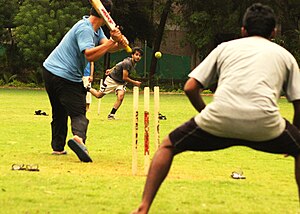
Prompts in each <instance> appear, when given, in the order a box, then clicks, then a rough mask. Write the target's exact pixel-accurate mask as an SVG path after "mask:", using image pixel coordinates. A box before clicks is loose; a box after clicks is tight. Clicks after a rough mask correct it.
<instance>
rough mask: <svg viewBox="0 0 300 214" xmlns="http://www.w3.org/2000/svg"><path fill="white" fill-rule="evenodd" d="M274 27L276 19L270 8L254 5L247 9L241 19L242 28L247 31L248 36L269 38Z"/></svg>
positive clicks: (259, 4) (258, 4)
mask: <svg viewBox="0 0 300 214" xmlns="http://www.w3.org/2000/svg"><path fill="white" fill-rule="evenodd" d="M275 26H276V17H275V13H274V11H273V9H272V8H271V7H269V6H267V5H263V4H261V3H255V4H252V5H251V6H250V7H248V8H247V10H246V12H245V14H244V17H243V27H244V28H245V29H246V30H247V33H248V36H262V37H265V38H270V36H271V33H272V31H273V30H274V29H275Z"/></svg>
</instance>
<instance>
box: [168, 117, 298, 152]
mask: <svg viewBox="0 0 300 214" xmlns="http://www.w3.org/2000/svg"><path fill="white" fill-rule="evenodd" d="M169 138H170V140H171V142H172V144H173V145H174V146H175V148H176V149H177V150H179V152H183V151H214V150H219V149H225V148H228V147H231V146H247V147H250V148H252V149H255V150H259V151H263V152H268V153H274V154H288V155H291V156H293V157H296V156H298V155H299V153H300V131H299V130H298V129H297V127H295V126H293V125H291V124H290V123H289V122H288V121H287V120H286V127H285V130H284V131H283V133H282V134H281V135H280V136H279V137H277V138H275V139H272V140H268V141H262V142H254V141H247V140H240V139H233V138H223V137H217V136H214V135H212V134H209V133H208V132H206V131H204V130H202V129H201V128H200V127H199V126H198V125H197V124H196V123H195V120H194V118H192V119H191V120H189V121H188V122H186V123H184V124H183V125H181V126H179V127H178V128H176V129H175V130H174V131H172V132H171V133H170V134H169Z"/></svg>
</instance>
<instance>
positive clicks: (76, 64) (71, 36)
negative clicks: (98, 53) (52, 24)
mask: <svg viewBox="0 0 300 214" xmlns="http://www.w3.org/2000/svg"><path fill="white" fill-rule="evenodd" d="M103 38H106V36H105V35H104V32H103V30H102V29H101V28H99V29H98V31H97V32H94V29H93V26H92V24H91V22H90V21H89V20H88V16H84V17H83V19H82V20H80V21H78V22H77V23H76V24H75V25H74V26H73V27H72V28H71V29H70V30H69V31H68V33H67V34H66V35H65V36H64V38H63V39H62V40H61V42H60V43H59V45H58V46H57V47H56V48H55V49H54V50H53V51H52V53H51V54H50V55H49V56H48V58H47V59H46V60H45V62H44V63H43V66H44V67H45V68H46V69H47V70H48V71H50V72H51V73H53V74H54V75H56V76H59V77H62V78H64V79H67V80H70V81H72V82H82V76H83V71H84V69H85V67H86V65H87V62H88V61H87V60H86V58H85V56H84V53H83V51H84V50H85V49H89V48H93V47H95V46H96V45H98V44H99V41H100V40H101V39H103Z"/></svg>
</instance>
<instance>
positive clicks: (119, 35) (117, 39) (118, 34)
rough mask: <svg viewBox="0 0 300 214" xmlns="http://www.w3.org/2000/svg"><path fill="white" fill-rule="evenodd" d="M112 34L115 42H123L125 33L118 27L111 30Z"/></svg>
mask: <svg viewBox="0 0 300 214" xmlns="http://www.w3.org/2000/svg"><path fill="white" fill-rule="evenodd" d="M110 36H111V38H112V39H113V40H114V41H115V42H121V40H122V38H123V35H122V33H121V31H120V29H119V28H118V27H116V28H115V29H113V30H111V31H110Z"/></svg>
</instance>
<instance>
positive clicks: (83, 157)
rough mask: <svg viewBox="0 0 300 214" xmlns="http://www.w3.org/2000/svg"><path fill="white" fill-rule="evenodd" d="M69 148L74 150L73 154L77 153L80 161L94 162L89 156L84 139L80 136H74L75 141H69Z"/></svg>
mask: <svg viewBox="0 0 300 214" xmlns="http://www.w3.org/2000/svg"><path fill="white" fill-rule="evenodd" d="M68 146H69V147H70V149H72V150H73V152H75V154H76V155H77V157H78V158H79V160H80V161H82V162H93V161H92V159H91V158H90V156H89V153H88V150H87V148H86V146H85V145H84V143H83V142H82V139H81V138H79V137H78V136H74V138H73V139H70V140H69V141H68Z"/></svg>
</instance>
